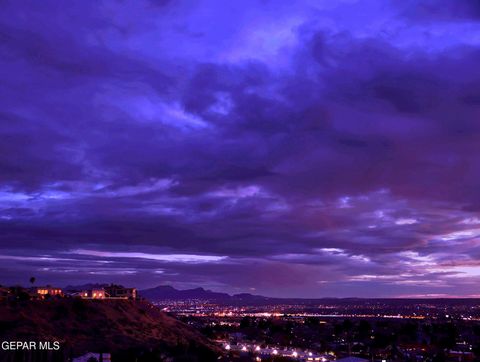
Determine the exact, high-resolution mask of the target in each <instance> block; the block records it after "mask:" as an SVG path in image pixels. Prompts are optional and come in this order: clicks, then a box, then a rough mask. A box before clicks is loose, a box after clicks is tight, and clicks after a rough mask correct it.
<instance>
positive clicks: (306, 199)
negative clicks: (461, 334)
mask: <svg viewBox="0 0 480 362" xmlns="http://www.w3.org/2000/svg"><path fill="white" fill-rule="evenodd" d="M419 3H420V2H419V1H416V0H411V1H396V0H374V1H370V0H362V1H354V0H345V1H341V0H338V1H332V0H323V1H318V0H316V1H303V2H302V1H284V2H280V1H249V0H248V1H247V0H242V1H168V0H163V1H155V0H150V1H140V0H128V1H127V0H126V1H76V2H69V3H68V5H67V4H65V3H64V2H61V1H31V2H28V1H11V2H8V1H2V3H1V5H0V7H1V9H0V54H1V56H0V59H1V60H0V62H1V64H0V72H1V82H0V107H1V108H0V120H1V121H0V276H1V283H4V284H8V283H23V284H26V283H28V278H29V277H30V276H32V275H33V276H36V278H37V280H38V283H39V284H46V283H53V284H57V285H66V284H77V283H84V282H110V281H115V282H119V283H124V284H128V285H136V286H138V287H149V286H155V285H159V284H172V285H174V286H176V287H179V288H187V287H196V286H204V287H207V288H210V289H214V290H221V291H226V292H231V293H235V292H251V293H256V294H264V295H271V296H303V297H307V296H308V297H321V296H361V297H394V296H479V295H480V291H479V286H480V156H479V151H480V66H479V64H480V3H479V2H478V1H477V0H471V1H463V0H424V1H422V2H421V5H419Z"/></svg>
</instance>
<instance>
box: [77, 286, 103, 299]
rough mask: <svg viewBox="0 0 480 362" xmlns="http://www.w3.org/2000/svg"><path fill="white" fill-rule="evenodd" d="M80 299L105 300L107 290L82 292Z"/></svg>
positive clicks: (97, 289)
mask: <svg viewBox="0 0 480 362" xmlns="http://www.w3.org/2000/svg"><path fill="white" fill-rule="evenodd" d="M77 295H79V296H80V297H82V298H84V299H105V298H106V294H105V289H103V288H95V289H89V290H82V291H81V292H80V293H79V294H77Z"/></svg>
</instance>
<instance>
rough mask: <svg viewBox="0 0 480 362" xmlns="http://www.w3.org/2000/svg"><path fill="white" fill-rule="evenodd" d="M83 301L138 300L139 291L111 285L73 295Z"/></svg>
mask: <svg viewBox="0 0 480 362" xmlns="http://www.w3.org/2000/svg"><path fill="white" fill-rule="evenodd" d="M72 295H73V296H79V297H81V298H83V299H136V298H137V290H136V289H135V288H125V287H123V286H121V285H116V284H110V285H108V286H105V287H100V286H98V287H96V288H92V289H88V290H82V291H79V292H75V293H74V294H72Z"/></svg>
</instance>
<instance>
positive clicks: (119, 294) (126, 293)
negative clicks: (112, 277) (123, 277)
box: [105, 284, 137, 299]
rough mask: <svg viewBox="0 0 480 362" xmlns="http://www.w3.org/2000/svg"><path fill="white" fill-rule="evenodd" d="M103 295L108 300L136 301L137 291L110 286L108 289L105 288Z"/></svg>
mask: <svg viewBox="0 0 480 362" xmlns="http://www.w3.org/2000/svg"><path fill="white" fill-rule="evenodd" d="M105 293H106V294H107V297H108V298H114V299H136V298H137V289H135V288H125V287H123V286H122V285H115V284H110V285H109V286H108V287H105Z"/></svg>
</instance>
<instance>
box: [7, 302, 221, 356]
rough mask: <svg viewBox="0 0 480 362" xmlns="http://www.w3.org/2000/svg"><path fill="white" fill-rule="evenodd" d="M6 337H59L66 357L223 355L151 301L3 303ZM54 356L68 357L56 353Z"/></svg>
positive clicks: (206, 340) (41, 339) (37, 338)
mask: <svg viewBox="0 0 480 362" xmlns="http://www.w3.org/2000/svg"><path fill="white" fill-rule="evenodd" d="M0 339H1V340H2V341H8V340H14V341H18V340H19V341H47V340H49V341H54V340H58V341H60V342H61V346H62V350H61V354H62V356H63V358H65V359H66V358H67V357H71V356H78V355H81V354H83V353H85V352H88V351H91V352H100V351H103V352H111V353H112V360H113V362H119V361H131V360H135V358H138V361H162V360H164V359H165V358H166V357H168V356H171V357H174V360H189V361H196V360H198V361H208V360H214V359H215V358H216V356H215V354H216V353H218V349H217V347H215V346H214V345H213V344H212V343H211V342H210V341H209V340H208V339H206V338H205V337H203V336H202V335H201V334H199V333H198V332H197V331H195V330H194V329H192V328H190V327H189V326H187V325H185V324H184V323H181V322H180V321H178V320H176V319H174V318H172V317H169V316H167V315H165V314H164V313H162V312H160V311H159V310H158V309H157V308H156V307H154V306H152V305H151V304H149V303H147V302H141V301H127V300H81V299H55V300H45V301H26V302H13V303H12V302H10V303H8V304H7V303H4V304H0ZM1 353H2V355H1V358H0V360H1V361H8V360H12V356H11V354H12V353H13V352H5V351H2V352H1ZM17 353H18V352H17ZM30 353H31V352H30ZM27 354H28V353H27ZM54 354H55V353H54ZM58 354H59V353H56V355H58ZM49 360H62V359H61V357H58V356H56V357H55V358H50V359H49Z"/></svg>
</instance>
